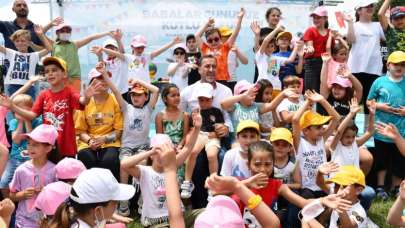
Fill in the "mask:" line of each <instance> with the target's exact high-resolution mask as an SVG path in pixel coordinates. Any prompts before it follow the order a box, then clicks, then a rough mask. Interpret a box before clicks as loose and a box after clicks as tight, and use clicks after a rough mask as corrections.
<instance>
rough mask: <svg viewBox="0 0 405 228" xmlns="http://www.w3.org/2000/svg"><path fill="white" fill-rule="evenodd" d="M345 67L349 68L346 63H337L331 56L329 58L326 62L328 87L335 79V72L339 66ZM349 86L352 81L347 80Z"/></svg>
mask: <svg viewBox="0 0 405 228" xmlns="http://www.w3.org/2000/svg"><path fill="white" fill-rule="evenodd" d="M342 67H345V68H347V69H348V68H349V67H348V66H347V63H346V62H345V63H339V62H336V61H335V60H334V59H333V58H331V59H330V60H329V62H328V80H327V83H328V87H329V88H331V87H332V82H333V81H334V80H335V78H336V75H337V72H338V70H339V69H340V68H342ZM349 83H350V86H352V82H351V81H349Z"/></svg>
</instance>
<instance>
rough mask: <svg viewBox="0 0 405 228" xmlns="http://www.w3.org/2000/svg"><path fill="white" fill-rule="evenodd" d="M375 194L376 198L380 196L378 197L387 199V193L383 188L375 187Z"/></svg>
mask: <svg viewBox="0 0 405 228" xmlns="http://www.w3.org/2000/svg"><path fill="white" fill-rule="evenodd" d="M375 191H376V195H377V198H380V199H382V200H384V201H385V200H388V194H387V193H386V192H385V190H384V189H383V188H381V187H380V188H377V189H376V190H375Z"/></svg>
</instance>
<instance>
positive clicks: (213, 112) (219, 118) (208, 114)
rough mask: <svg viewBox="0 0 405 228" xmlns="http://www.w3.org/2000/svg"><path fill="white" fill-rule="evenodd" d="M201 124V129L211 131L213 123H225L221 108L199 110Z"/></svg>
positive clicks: (213, 128)
mask: <svg viewBox="0 0 405 228" xmlns="http://www.w3.org/2000/svg"><path fill="white" fill-rule="evenodd" d="M200 113H201V117H202V126H201V131H204V132H213V131H215V127H214V124H216V123H225V120H224V116H223V115H222V112H221V109H219V108H215V107H212V108H210V109H205V110H201V111H200Z"/></svg>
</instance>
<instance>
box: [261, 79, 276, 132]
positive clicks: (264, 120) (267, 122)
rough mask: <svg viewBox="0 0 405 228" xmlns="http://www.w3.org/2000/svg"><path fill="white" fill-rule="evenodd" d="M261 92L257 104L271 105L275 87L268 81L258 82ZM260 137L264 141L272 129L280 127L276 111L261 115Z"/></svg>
mask: <svg viewBox="0 0 405 228" xmlns="http://www.w3.org/2000/svg"><path fill="white" fill-rule="evenodd" d="M256 85H258V87H259V90H258V91H257V95H256V98H255V102H257V103H270V102H271V100H272V94H273V85H272V84H271V83H270V81H269V80H267V79H260V80H259V81H257V82H256ZM259 125H260V135H261V137H262V139H268V138H269V136H270V132H271V128H273V127H276V126H278V125H279V120H278V118H277V116H276V110H273V111H271V112H266V113H263V114H260V115H259Z"/></svg>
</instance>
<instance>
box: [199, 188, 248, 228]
mask: <svg viewBox="0 0 405 228" xmlns="http://www.w3.org/2000/svg"><path fill="white" fill-rule="evenodd" d="M194 227H195V228H214V227H227V228H243V227H244V222H243V219H242V215H241V213H240V210H239V207H238V205H237V204H236V203H235V201H233V200H232V199H231V198H230V197H228V196H223V195H218V196H215V197H213V198H212V199H211V200H210V201H209V202H208V205H207V208H206V209H205V210H204V212H202V213H201V214H200V215H199V216H198V217H197V219H196V220H195V223H194Z"/></svg>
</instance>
